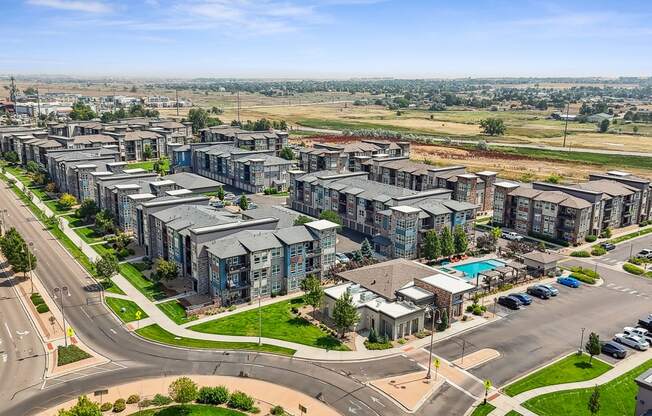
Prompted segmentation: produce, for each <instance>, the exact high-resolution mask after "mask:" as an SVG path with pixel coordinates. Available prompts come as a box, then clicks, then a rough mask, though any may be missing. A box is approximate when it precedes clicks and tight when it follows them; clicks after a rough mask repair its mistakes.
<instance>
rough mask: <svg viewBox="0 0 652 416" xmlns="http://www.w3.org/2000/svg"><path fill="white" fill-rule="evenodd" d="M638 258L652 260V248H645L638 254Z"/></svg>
mask: <svg viewBox="0 0 652 416" xmlns="http://www.w3.org/2000/svg"><path fill="white" fill-rule="evenodd" d="M636 257H638V258H639V259H652V248H644V249H643V250H641V251H639V252H638V253H636Z"/></svg>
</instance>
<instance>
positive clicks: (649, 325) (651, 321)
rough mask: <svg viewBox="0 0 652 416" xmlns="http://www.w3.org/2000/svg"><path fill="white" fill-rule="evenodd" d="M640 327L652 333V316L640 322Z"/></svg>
mask: <svg viewBox="0 0 652 416" xmlns="http://www.w3.org/2000/svg"><path fill="white" fill-rule="evenodd" d="M638 325H639V326H641V327H643V328H645V329H647V330H648V331H652V314H650V315H648V316H647V317H646V318H641V319H639V320H638Z"/></svg>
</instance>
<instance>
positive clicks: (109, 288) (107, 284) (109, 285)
mask: <svg viewBox="0 0 652 416" xmlns="http://www.w3.org/2000/svg"><path fill="white" fill-rule="evenodd" d="M101 285H102V287H103V288H104V291H106V292H109V293H116V294H118V295H124V294H125V292H123V291H122V289H120V288H119V287H118V286H117V285H116V284H115V283H113V282H112V281H111V280H105V281H103V282H101Z"/></svg>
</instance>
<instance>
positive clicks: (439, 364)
mask: <svg viewBox="0 0 652 416" xmlns="http://www.w3.org/2000/svg"><path fill="white" fill-rule="evenodd" d="M434 363H435V368H439V367H441V361H439V358H435V361H434Z"/></svg>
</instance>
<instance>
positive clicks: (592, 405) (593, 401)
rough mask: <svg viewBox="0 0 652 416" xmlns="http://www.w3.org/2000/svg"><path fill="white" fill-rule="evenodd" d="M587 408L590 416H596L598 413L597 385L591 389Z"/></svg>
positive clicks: (598, 397)
mask: <svg viewBox="0 0 652 416" xmlns="http://www.w3.org/2000/svg"><path fill="white" fill-rule="evenodd" d="M587 407H588V408H589V412H591V414H592V415H597V414H598V412H599V411H600V387H599V386H598V385H597V384H596V385H595V387H594V388H593V393H591V397H589V402H588V404H587Z"/></svg>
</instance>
